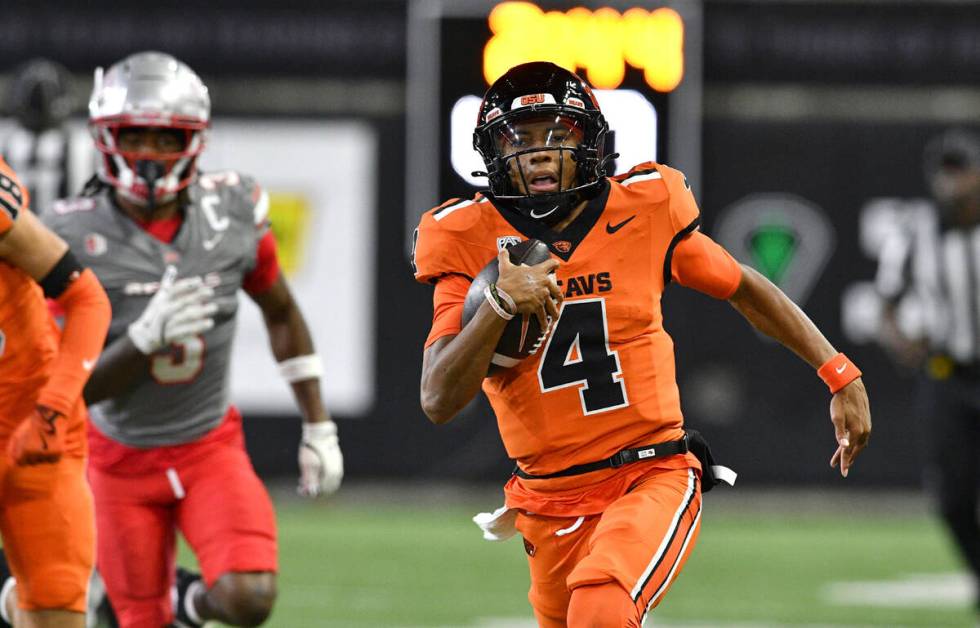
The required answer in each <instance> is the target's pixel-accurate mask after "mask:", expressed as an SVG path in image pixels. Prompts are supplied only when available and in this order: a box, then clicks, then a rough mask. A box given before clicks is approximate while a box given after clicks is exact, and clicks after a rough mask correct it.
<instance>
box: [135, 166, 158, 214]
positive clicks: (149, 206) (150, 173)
mask: <svg viewBox="0 0 980 628" xmlns="http://www.w3.org/2000/svg"><path fill="white" fill-rule="evenodd" d="M136 174H137V176H139V177H140V178H141V179H143V180H144V181H146V213H147V214H152V213H153V210H154V209H156V205H157V194H156V186H157V181H158V180H159V179H160V178H162V177H163V165H162V164H161V163H160V162H159V161H153V160H152V159H140V160H139V161H137V162H136Z"/></svg>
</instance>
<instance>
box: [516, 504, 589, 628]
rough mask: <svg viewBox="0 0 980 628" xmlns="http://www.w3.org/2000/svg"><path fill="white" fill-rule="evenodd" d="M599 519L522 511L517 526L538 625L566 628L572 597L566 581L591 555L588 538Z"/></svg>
mask: <svg viewBox="0 0 980 628" xmlns="http://www.w3.org/2000/svg"><path fill="white" fill-rule="evenodd" d="M598 520H599V516H598V515H592V516H589V517H546V516H543V515H533V514H527V513H525V512H519V513H518V515H517V520H516V522H515V525H516V527H517V530H518V531H519V532H520V533H521V536H522V537H523V540H524V552H525V553H526V554H527V564H528V569H529V571H530V576H531V587H530V589H529V591H528V595H527V597H528V601H530V603H531V606H532V608H533V609H534V614H535V617H536V618H537V620H538V624H539V626H542V627H545V626H547V627H551V626H564V625H565V617H566V613H567V611H568V602H569V599H570V596H571V592H570V591H569V588H568V584H567V579H568V576H569V574H571V573H572V570H573V569H574V568H575V565H576V564H578V562H579V561H580V560H582V558H583V557H585V556H586V555H587V553H588V547H589V536H590V533H591V532H592V530H593V528H594V527H595V524H596V522H597V521H598Z"/></svg>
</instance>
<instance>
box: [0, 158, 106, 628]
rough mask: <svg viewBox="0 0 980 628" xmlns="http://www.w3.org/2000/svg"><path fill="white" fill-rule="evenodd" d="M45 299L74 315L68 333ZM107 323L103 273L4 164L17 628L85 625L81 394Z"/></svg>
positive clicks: (5, 460) (1, 497) (0, 202)
mask: <svg viewBox="0 0 980 628" xmlns="http://www.w3.org/2000/svg"><path fill="white" fill-rule="evenodd" d="M45 296H47V297H48V298H51V299H55V300H56V301H57V302H58V304H59V305H60V306H61V307H62V308H63V309H64V311H65V325H64V330H63V331H61V332H59V331H58V328H57V326H56V325H55V323H54V319H53V318H52V317H51V315H50V314H49V313H48V308H47V305H46V303H45ZM109 317H110V312H109V300H108V298H107V297H106V294H105V292H104V291H103V290H102V287H101V286H100V285H99V282H98V280H96V278H95V275H93V274H92V272H91V271H89V270H83V269H82V267H81V266H79V264H78V262H77V261H76V260H75V257H74V256H73V255H72V253H71V251H70V250H69V249H68V245H67V244H65V242H64V241H63V240H62V239H61V238H59V237H58V236H57V235H55V234H54V233H52V232H51V231H49V230H48V229H46V228H45V227H44V226H43V225H42V224H41V223H40V222H39V221H38V219H37V218H36V217H35V216H34V215H33V214H32V213H31V212H30V211H29V210H28V195H27V190H26V189H25V188H24V187H23V186H22V185H21V183H20V182H19V181H18V180H17V177H16V175H15V174H14V173H13V171H12V170H11V169H10V167H9V166H7V164H6V163H4V162H3V161H2V160H0V445H2V446H3V451H5V452H6V454H5V455H0V536H2V537H3V548H4V551H5V552H6V555H7V559H8V561H9V563H10V569H11V571H12V572H13V574H14V577H15V578H16V581H17V595H16V598H17V607H19V610H18V611H17V612H16V615H17V618H16V620H15V622H14V623H16V625H18V626H35V627H51V628H55V627H57V628H61V627H76V628H81V627H82V626H84V625H85V598H86V594H87V590H88V580H89V576H90V575H91V572H92V565H93V562H94V552H95V521H94V516H93V507H92V495H91V493H90V491H89V488H88V484H86V482H85V455H86V445H85V404H84V402H83V401H82V398H81V397H82V387H83V386H84V385H85V382H86V380H87V379H88V376H89V373H90V372H91V371H92V367H94V366H95V363H96V360H98V357H99V353H100V351H101V350H102V344H103V342H104V341H105V337H106V332H107V331H108V328H109ZM10 583H11V584H12V583H13V580H11V581H10ZM10 599H12V598H11V597H10V595H9V588H8V587H5V588H4V591H2V592H0V606H3V607H4V608H3V610H0V615H3V616H5V618H8V619H13V618H12V617H9V610H10V606H8V605H7V604H6V602H7V601H8V600H10Z"/></svg>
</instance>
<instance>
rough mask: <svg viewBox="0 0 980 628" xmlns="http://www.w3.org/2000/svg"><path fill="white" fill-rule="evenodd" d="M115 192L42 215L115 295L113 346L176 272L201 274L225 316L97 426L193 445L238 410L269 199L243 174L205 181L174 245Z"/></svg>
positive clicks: (97, 415)
mask: <svg viewBox="0 0 980 628" xmlns="http://www.w3.org/2000/svg"><path fill="white" fill-rule="evenodd" d="M112 193H113V192H112V189H111V188H105V189H103V190H101V191H100V192H99V193H98V194H97V195H95V196H94V197H91V198H88V197H83V198H73V199H67V200H63V201H59V202H58V203H56V204H55V205H54V206H53V207H52V209H51V211H48V212H46V213H45V215H44V216H42V218H43V220H44V221H45V222H46V223H47V225H48V226H49V227H50V228H51V229H52V230H54V231H55V232H57V233H58V234H59V235H60V236H61V237H62V238H64V239H65V240H66V241H67V242H68V244H69V245H70V246H71V248H72V250H73V251H75V254H76V255H77V256H78V258H79V261H80V262H81V263H82V265H83V266H87V267H89V268H91V269H92V270H93V271H94V272H95V274H96V275H97V276H98V278H99V281H100V282H101V283H102V285H103V286H104V287H105V290H106V293H107V294H108V295H109V300H110V301H111V303H112V324H111V326H110V328H109V337H108V340H107V343H111V342H113V341H114V340H116V339H117V338H119V337H120V336H121V335H123V334H126V333H127V328H128V327H129V325H130V323H132V322H133V321H135V320H136V319H137V318H138V317H139V316H140V314H142V312H143V310H144V309H145V308H146V305H147V303H149V301H150V298H151V297H152V296H153V294H154V293H155V292H156V290H157V288H158V286H159V281H160V278H161V277H162V276H163V273H164V269H165V268H166V267H167V266H168V265H171V264H172V265H174V266H176V267H177V270H178V275H177V277H178V279H180V278H184V277H194V276H200V277H201V278H203V280H204V282H205V283H206V284H207V285H209V286H211V287H212V288H213V289H214V293H215V296H214V301H215V303H216V304H217V305H218V312H217V313H216V314H215V316H214V322H215V325H214V327H213V328H212V329H210V330H208V331H207V332H205V333H203V334H200V335H197V336H193V337H190V338H188V339H187V340H186V341H183V342H181V343H179V344H173V345H171V346H170V347H166V348H164V349H162V350H161V351H159V352H157V353H156V354H154V355H153V356H152V357H151V359H150V368H149V370H150V372H149V374H148V375H147V376H146V377H145V378H144V379H142V380H140V382H139V383H138V384H137V385H136V386H135V387H134V388H132V389H131V390H129V391H127V392H126V393H124V394H123V395H121V396H119V397H117V398H114V399H109V400H106V401H103V402H101V403H98V404H96V405H95V406H93V407H92V408H91V416H92V421H93V422H94V423H95V425H96V427H97V428H98V429H99V430H100V431H101V432H102V433H104V434H105V435H107V436H109V437H110V438H112V439H114V440H116V441H118V442H121V443H123V444H124V445H130V446H135V447H155V446H162V445H172V444H178V443H184V442H189V441H192V440H195V439H196V438H198V437H199V436H201V435H202V434H204V433H206V432H208V431H209V430H211V429H212V428H214V427H215V426H217V425H218V424H219V423H220V421H221V419H222V417H223V416H224V414H225V411H226V409H227V406H228V401H229V400H228V396H229V393H228V386H229V381H228V378H229V365H230V357H231V347H232V340H233V337H234V333H235V315H236V313H237V311H238V289H239V288H240V287H241V285H242V280H243V278H244V277H245V275H246V274H247V273H248V272H249V271H250V270H251V269H252V268H253V267H254V266H255V263H256V244H257V242H258V240H259V239H260V238H261V237H262V235H263V233H264V229H265V225H266V213H267V208H268V200H267V196H266V195H265V193H264V192H262V191H261V189H260V188H259V187H258V185H256V183H255V182H254V181H253V180H252V179H251V178H248V177H245V176H240V175H239V174H237V173H235V172H230V171H229V172H223V173H214V174H205V175H201V176H200V177H199V179H198V180H197V181H196V182H195V183H194V184H193V185H191V186H190V187H189V188H187V195H188V200H189V202H188V203H187V205H185V217H184V221H183V224H182V225H181V227H180V231H179V232H178V233H177V236H176V237H175V238H174V239H173V241H172V242H170V243H166V242H162V241H160V240H158V239H157V238H155V237H154V236H152V235H151V234H149V233H147V232H146V231H145V230H143V229H142V228H141V227H140V226H139V225H137V224H136V223H135V222H133V221H132V220H131V219H130V218H129V217H127V216H126V215H125V214H123V213H122V211H121V210H119V209H117V208H116V207H115V206H114V204H113V201H112Z"/></svg>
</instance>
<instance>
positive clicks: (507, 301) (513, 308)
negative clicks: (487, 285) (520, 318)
mask: <svg viewBox="0 0 980 628" xmlns="http://www.w3.org/2000/svg"><path fill="white" fill-rule="evenodd" d="M494 288H495V289H496V290H497V296H498V297H500V300H501V301H503V302H504V305H506V306H507V311H508V312H517V304H516V303H514V298H513V297H512V296H510V295H509V294H507V293H506V292H504V291H503V290H501V289H500V286H496V285H495V286H494Z"/></svg>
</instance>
